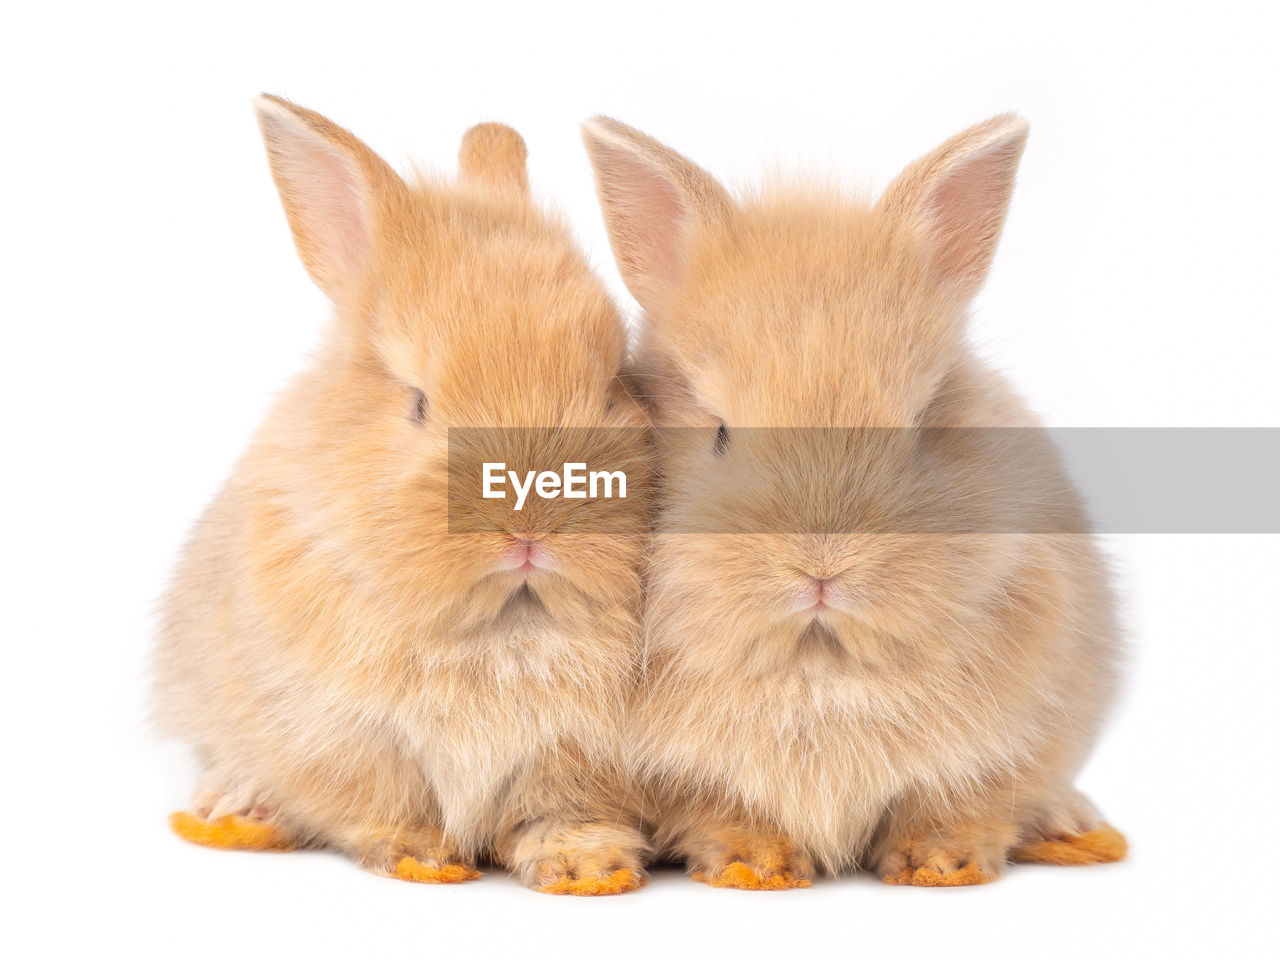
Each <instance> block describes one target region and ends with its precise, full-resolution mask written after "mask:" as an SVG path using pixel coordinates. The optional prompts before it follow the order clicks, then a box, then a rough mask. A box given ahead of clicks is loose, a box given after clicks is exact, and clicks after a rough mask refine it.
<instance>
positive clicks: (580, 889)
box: [534, 867, 645, 897]
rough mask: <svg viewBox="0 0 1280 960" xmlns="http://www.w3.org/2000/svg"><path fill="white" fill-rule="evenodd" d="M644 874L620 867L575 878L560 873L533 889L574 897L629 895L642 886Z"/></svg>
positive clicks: (539, 891) (569, 874)
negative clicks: (609, 871) (611, 870)
mask: <svg viewBox="0 0 1280 960" xmlns="http://www.w3.org/2000/svg"><path fill="white" fill-rule="evenodd" d="M644 880H645V877H644V874H643V873H642V872H640V871H638V870H633V869H631V868H630V867H622V868H621V869H618V870H614V871H613V872H612V873H604V874H586V875H583V876H575V875H573V874H571V873H568V872H566V873H562V874H561V875H560V876H559V877H557V878H556V879H554V880H551V881H550V882H548V883H543V884H541V885H540V886H537V887H534V889H535V890H537V891H538V893H554V894H565V893H567V894H569V895H570V896H575V897H604V896H610V895H611V894H615V893H629V892H630V891H632V890H638V889H640V888H641V887H642V886H644Z"/></svg>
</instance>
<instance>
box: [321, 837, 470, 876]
mask: <svg viewBox="0 0 1280 960" xmlns="http://www.w3.org/2000/svg"><path fill="white" fill-rule="evenodd" d="M344 845H345V846H346V848H347V849H348V850H349V851H350V853H351V854H352V856H354V858H355V861H356V863H358V864H359V865H360V866H361V867H363V868H364V869H366V870H368V871H369V872H370V873H376V874H377V875H378V876H380V877H390V878H392V879H393V880H408V881H410V882H411V883H462V882H463V881H465V880H474V879H475V878H476V877H478V876H480V871H478V870H476V869H475V868H474V867H472V866H471V865H470V864H468V863H465V862H464V859H465V858H464V857H463V856H462V853H461V851H460V850H459V849H458V847H457V845H456V844H454V843H452V842H451V841H450V840H449V839H448V838H447V837H445V835H444V833H443V832H442V831H440V830H439V829H437V828H435V827H400V828H387V829H373V830H367V831H362V832H361V833H360V834H359V835H357V836H356V837H353V838H351V839H349V840H348V841H347V842H346V844H344Z"/></svg>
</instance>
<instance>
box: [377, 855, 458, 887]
mask: <svg viewBox="0 0 1280 960" xmlns="http://www.w3.org/2000/svg"><path fill="white" fill-rule="evenodd" d="M392 876H393V877H395V878H396V879H397V880H409V881H412V882H413V883H463V882H465V881H467V880H474V879H476V878H477V877H478V876H480V871H479V870H476V869H475V868H474V867H469V866H467V865H466V864H465V863H442V864H439V865H433V864H430V863H422V862H420V861H418V860H415V859H414V858H413V857H401V858H400V862H399V863H397V864H396V869H395V872H394V873H393V874H392Z"/></svg>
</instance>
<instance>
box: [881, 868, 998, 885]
mask: <svg viewBox="0 0 1280 960" xmlns="http://www.w3.org/2000/svg"><path fill="white" fill-rule="evenodd" d="M994 879H996V878H995V877H994V876H992V875H990V874H988V873H986V872H985V871H984V870H983V869H982V868H981V867H979V866H978V865H977V864H976V863H967V864H965V865H964V866H963V867H959V868H958V869H955V870H931V869H930V868H929V867H915V868H914V869H913V868H911V867H903V868H902V869H901V870H899V871H898V872H897V873H894V874H890V875H888V876H886V877H885V878H884V882H885V883H889V884H893V885H894V886H911V887H972V886H975V885H977V884H980V883H990V882H991V881H992V880H994Z"/></svg>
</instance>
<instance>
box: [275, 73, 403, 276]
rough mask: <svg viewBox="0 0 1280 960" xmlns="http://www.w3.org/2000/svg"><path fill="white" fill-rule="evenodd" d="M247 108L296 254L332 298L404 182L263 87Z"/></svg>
mask: <svg viewBox="0 0 1280 960" xmlns="http://www.w3.org/2000/svg"><path fill="white" fill-rule="evenodd" d="M254 109H255V110H256V111H257V114H258V124H259V126H260V127H261V128H262V138H263V140H265V141H266V144H267V156H268V158H269V160H270V163H271V175H272V177H273V178H274V179H275V182H276V189H277V190H279V191H280V201H281V203H282V204H283V205H284V212H285V216H286V217H288V219H289V229H290V230H292V231H293V242H294V244H295V245H296V246H297V248H298V255H299V256H300V257H301V258H302V263H303V266H305V267H306V268H307V272H308V273H309V274H310V275H311V279H312V280H314V281H315V284H316V286H318V287H319V288H320V289H321V290H323V291H324V292H325V294H327V295H328V297H329V298H330V299H331V300H334V299H337V298H338V296H339V292H340V291H341V289H342V288H343V286H344V285H345V284H346V283H347V282H348V281H349V280H350V279H351V278H352V277H353V275H354V274H356V273H357V272H358V271H359V270H360V269H361V267H362V266H363V264H364V263H365V261H366V260H367V258H368V256H369V254H370V252H371V251H372V247H373V239H374V230H375V228H376V224H377V217H378V210H379V208H380V204H381V203H382V202H384V201H385V200H386V199H388V197H389V195H391V194H393V193H395V192H397V191H399V190H402V189H403V188H404V183H403V181H401V180H400V178H399V177H398V176H396V174H395V172H394V171H393V170H392V169H391V168H390V167H389V166H387V164H386V163H385V162H384V161H383V160H382V158H381V157H379V156H378V155H377V154H376V153H374V152H373V151H372V150H370V149H369V148H368V147H367V146H365V145H364V144H363V143H361V142H360V140H358V139H356V137H354V136H353V135H352V134H350V133H348V132H347V131H346V130H344V129H342V128H341V127H339V126H338V125H337V124H335V123H332V122H331V121H329V120H327V119H325V118H324V117H322V116H321V115H320V114H318V113H314V112H313V111H311V110H306V109H304V108H302V107H299V106H297V105H295V104H292V103H289V102H288V101H287V100H282V99H281V98H279V97H274V96H271V95H270V94H265V93H264V94H263V95H262V96H260V97H258V98H256V99H255V100H254Z"/></svg>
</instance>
